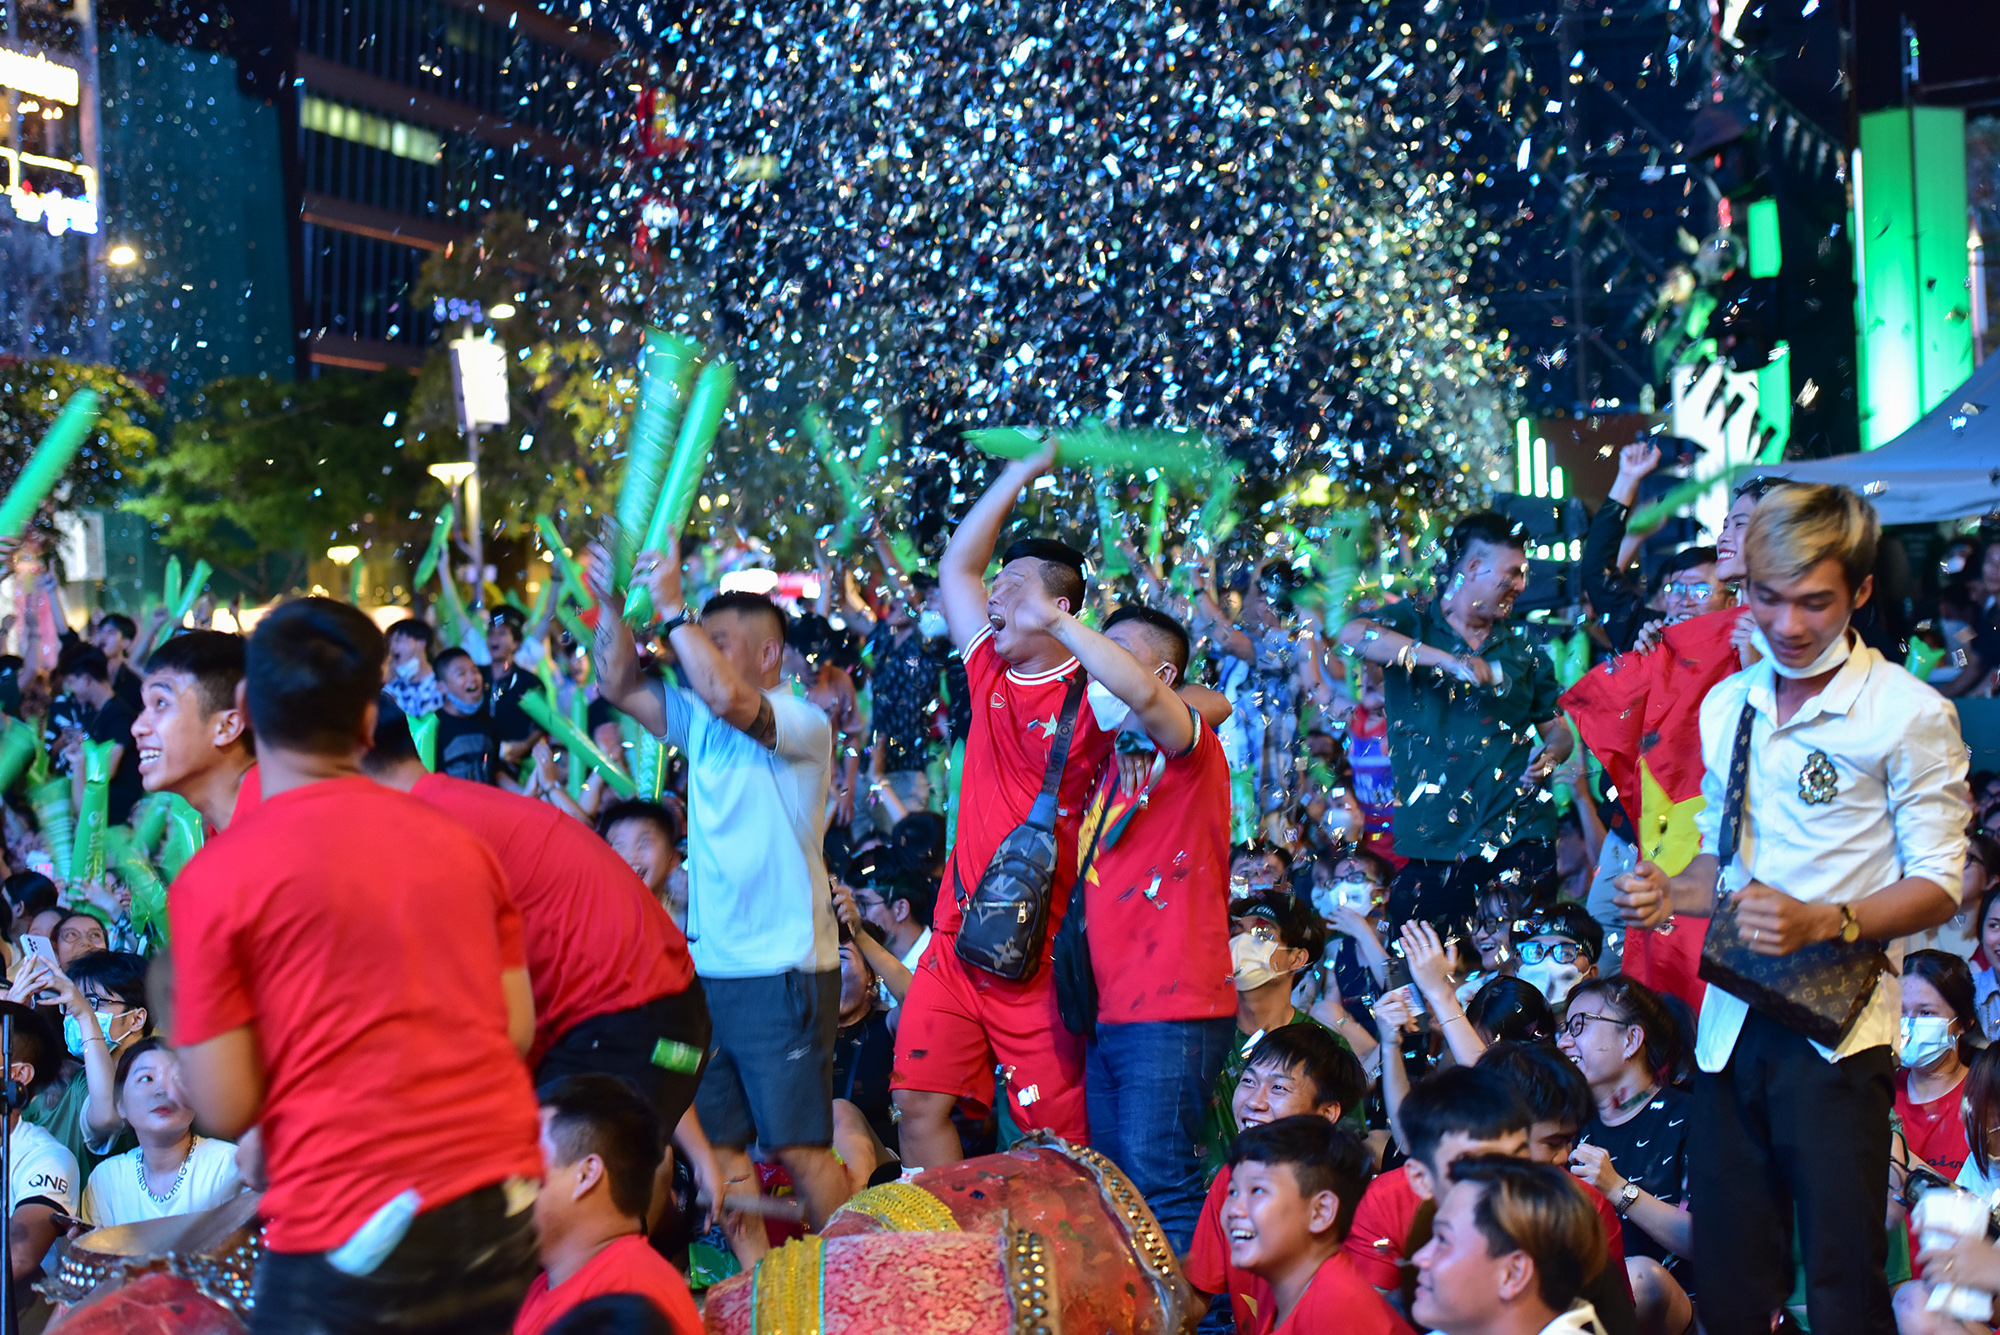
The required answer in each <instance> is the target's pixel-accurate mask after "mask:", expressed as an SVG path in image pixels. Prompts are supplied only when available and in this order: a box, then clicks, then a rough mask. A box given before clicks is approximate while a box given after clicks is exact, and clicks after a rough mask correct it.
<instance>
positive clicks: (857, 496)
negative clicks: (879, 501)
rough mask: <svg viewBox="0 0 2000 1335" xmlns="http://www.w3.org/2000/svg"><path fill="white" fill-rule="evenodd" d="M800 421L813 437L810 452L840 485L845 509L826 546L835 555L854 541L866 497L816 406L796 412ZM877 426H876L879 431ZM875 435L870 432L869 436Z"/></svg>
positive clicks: (873, 437) (808, 435)
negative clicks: (815, 455)
mask: <svg viewBox="0 0 2000 1335" xmlns="http://www.w3.org/2000/svg"><path fill="white" fill-rule="evenodd" d="M799 423H800V425H802V426H804V427H805V429H806V437H807V438H808V439H809V440H811V441H812V447H813V453H815V454H817V455H819V461H820V466H821V467H823V468H825V469H826V471H827V472H828V473H831V474H832V475H833V481H834V485H835V486H837V487H839V488H840V496H841V499H842V501H844V502H845V503H846V509H845V511H844V512H843V513H842V514H841V516H840V522H839V524H838V525H836V526H835V528H834V530H833V536H832V537H831V538H829V539H828V540H827V546H828V547H829V548H830V549H832V551H833V552H834V553H835V554H836V555H838V554H841V553H844V552H846V551H847V550H848V548H850V547H852V546H853V545H854V536H855V533H856V531H857V530H858V529H859V527H860V524H861V516H862V515H863V514H865V513H866V512H867V510H868V500H867V497H866V496H865V495H864V494H863V493H862V490H861V481H860V479H859V478H858V477H856V476H855V473H854V465H853V464H851V463H849V462H848V459H847V455H846V454H845V453H844V452H843V451H842V450H841V448H840V443H839V442H838V441H836V440H835V439H834V438H833V432H832V430H831V429H830V428H828V426H827V424H826V418H825V417H823V416H821V415H820V411H819V409H818V408H816V407H808V408H807V409H806V410H805V411H804V412H802V413H800V414H799ZM880 430H881V428H880V427H877V428H876V433H879V432H880ZM873 439H875V435H874V434H871V436H870V440H873Z"/></svg>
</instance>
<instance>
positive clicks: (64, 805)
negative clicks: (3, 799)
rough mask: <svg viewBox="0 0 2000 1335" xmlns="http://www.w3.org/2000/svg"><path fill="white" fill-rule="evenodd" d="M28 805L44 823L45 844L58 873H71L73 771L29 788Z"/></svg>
mask: <svg viewBox="0 0 2000 1335" xmlns="http://www.w3.org/2000/svg"><path fill="white" fill-rule="evenodd" d="M28 805H29V806H30V807H31V808H33V810H34V813H35V819H36V821H38V822H39V823H40V824H41V827H42V847H44V848H46V849H48V851H49V862H50V864H51V865H53V866H54V868H55V870H56V874H57V875H67V874H68V873H69V867H70V856H71V850H72V847H73V845H74V843H75V838H76V814H75V813H74V812H73V811H71V810H70V805H69V775H67V774H59V775H57V776H56V777H55V778H53V779H46V780H44V781H43V782H41V783H38V784H36V785H35V786H34V787H32V788H30V789H29V790H28Z"/></svg>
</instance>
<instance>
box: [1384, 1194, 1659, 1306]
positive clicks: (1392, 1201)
mask: <svg viewBox="0 0 2000 1335" xmlns="http://www.w3.org/2000/svg"><path fill="white" fill-rule="evenodd" d="M1583 1194H1584V1196H1585V1197H1586V1198H1587V1199H1588V1200H1589V1201H1590V1205H1591V1208H1592V1209H1594V1210H1596V1211H1597V1217H1598V1218H1599V1219H1601V1220H1603V1221H1604V1238H1605V1241H1606V1242H1607V1243H1608V1244H1609V1245H1610V1259H1609V1261H1608V1262H1607V1263H1606V1264H1607V1265H1608V1266H1609V1267H1610V1268H1611V1269H1612V1271H1613V1273H1615V1274H1616V1275H1617V1276H1618V1279H1619V1282H1620V1283H1622V1284H1623V1285H1625V1287H1626V1290H1627V1291H1628V1292H1629V1291H1630V1290H1631V1287H1632V1281H1631V1279H1630V1277H1629V1276H1627V1275H1626V1273H1625V1229H1624V1223H1623V1221H1622V1220H1620V1219H1619V1218H1618V1211H1617V1209H1616V1207H1614V1206H1613V1205H1612V1204H1611V1202H1610V1201H1608V1200H1606V1199H1605V1198H1604V1193H1603V1192H1601V1191H1596V1190H1593V1189H1589V1188H1585V1189H1584V1191H1583ZM1423 1204H1424V1198H1423V1197H1422V1196H1419V1195H1417V1189H1416V1188H1415V1187H1413V1186H1411V1185H1410V1175H1409V1173H1408V1172H1406V1171H1404V1170H1403V1169H1401V1168H1397V1169H1392V1170H1390V1171H1389V1172H1386V1173H1384V1174H1382V1175H1381V1176H1380V1177H1378V1178H1376V1179H1375V1180H1374V1181H1373V1182H1370V1183H1369V1184H1368V1190H1367V1191H1366V1192H1365V1193H1363V1194H1362V1197H1361V1204H1360V1206H1359V1207H1357V1208H1356V1209H1355V1211H1354V1227H1353V1228H1351V1229H1349V1230H1348V1233H1347V1255H1348V1256H1349V1258H1350V1259H1352V1260H1353V1262H1354V1269H1355V1272H1356V1273H1357V1274H1359V1275H1360V1276H1361V1277H1362V1278H1363V1279H1365V1280H1367V1281H1368V1283H1369V1284H1370V1285H1371V1286H1372V1287H1374V1288H1378V1289H1397V1288H1401V1287H1402V1284H1403V1270H1402V1267H1403V1265H1404V1264H1405V1263H1406V1262H1407V1261H1408V1260H1409V1256H1408V1255H1407V1254H1406V1253H1405V1252H1404V1250H1403V1249H1404V1247H1405V1246H1406V1245H1407V1244H1408V1242H1409V1240H1410V1231H1411V1230H1412V1229H1413V1228H1415V1227H1416V1222H1417V1211H1418V1210H1420V1209H1421V1208H1423Z"/></svg>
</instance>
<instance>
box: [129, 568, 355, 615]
mask: <svg viewBox="0 0 2000 1335" xmlns="http://www.w3.org/2000/svg"><path fill="white" fill-rule="evenodd" d="M357 564H359V563H358V562H357ZM214 573H215V570H214V568H213V567H212V566H210V565H209V564H208V562H206V561H196V562H195V563H194V569H193V570H191V571H189V572H188V577H187V582H186V583H185V584H183V585H181V597H180V601H179V602H177V603H171V604H169V605H168V607H167V624H168V625H169V626H178V625H180V624H181V622H183V621H185V620H187V615H188V613H189V612H192V611H193V610H194V600H195V599H197V598H199V597H201V591H202V589H203V588H204V587H205V586H206V585H207V584H208V577H209V576H210V575H212V574H214Z"/></svg>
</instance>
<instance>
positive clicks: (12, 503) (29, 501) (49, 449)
mask: <svg viewBox="0 0 2000 1335" xmlns="http://www.w3.org/2000/svg"><path fill="white" fill-rule="evenodd" d="M97 409H98V404H97V391H95V390H90V389H80V390H78V391H77V392H76V393H74V394H72V395H70V396H69V402H68V403H65V404H64V405H63V410H62V412H61V413H59V414H57V416H56V420H55V421H54V422H53V423H51V424H50V426H49V429H48V431H47V432H46V433H45V434H44V435H43V436H42V443H41V444H39V445H37V446H36V447H35V452H34V454H32V455H31V456H29V458H28V462H27V463H26V464H24V465H22V468H21V473H20V476H18V477H16V478H15V479H14V485H13V488H12V489H11V490H9V491H8V493H7V499H6V500H4V501H0V541H8V540H11V539H14V538H18V537H20V536H21V533H22V532H23V530H25V529H26V528H27V527H28V524H29V522H30V521H31V520H33V519H34V517H35V511H37V510H39V509H41V508H42V502H43V501H45V500H47V499H48V495H49V493H50V492H52V491H54V490H55V489H56V483H58V482H60V481H61V480H62V475H63V470H64V469H66V468H68V467H69V461H70V460H71V459H74V458H75V457H76V452H77V451H78V450H80V449H82V448H83V442H84V438H85V437H87V436H88V435H90V429H91V428H92V427H93V426H96V425H97Z"/></svg>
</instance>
